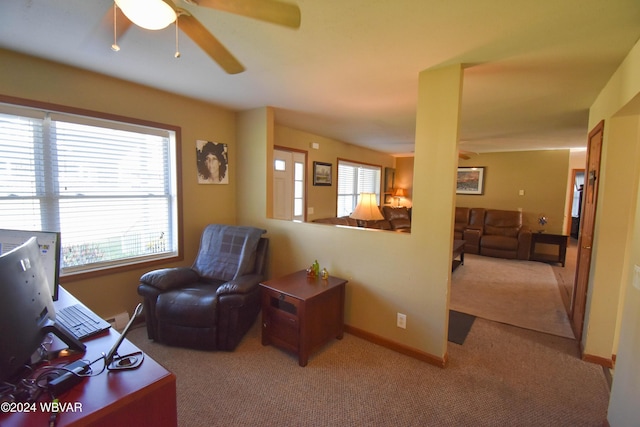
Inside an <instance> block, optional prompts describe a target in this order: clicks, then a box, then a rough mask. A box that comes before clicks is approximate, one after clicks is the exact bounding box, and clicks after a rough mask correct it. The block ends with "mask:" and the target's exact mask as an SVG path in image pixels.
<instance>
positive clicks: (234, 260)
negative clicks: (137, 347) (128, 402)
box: [138, 225, 269, 351]
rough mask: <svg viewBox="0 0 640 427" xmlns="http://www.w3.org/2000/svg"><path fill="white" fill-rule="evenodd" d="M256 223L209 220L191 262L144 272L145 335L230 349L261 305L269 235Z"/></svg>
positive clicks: (174, 342)
mask: <svg viewBox="0 0 640 427" xmlns="http://www.w3.org/2000/svg"><path fill="white" fill-rule="evenodd" d="M265 232H266V231H265V230H261V229H258V228H254V227H236V226H227V225H208V226H207V227H206V228H205V230H204V232H203V234H202V238H201V241H200V250H199V252H198V256H197V257H196V260H195V262H194V264H193V265H192V266H191V267H178V268H164V269H160V270H154V271H151V272H148V273H146V274H144V275H143V276H142V277H141V278H140V285H139V286H138V294H140V295H142V296H143V297H144V313H145V318H146V322H147V335H148V336H149V339H153V340H155V341H158V342H161V343H164V344H168V345H174V346H180V347H190V348H197V349H204V350H226V351H232V350H234V349H235V348H236V346H237V345H238V344H239V342H240V340H241V339H242V337H243V336H244V335H245V334H246V332H247V331H248V330H249V328H251V326H252V325H253V323H254V322H255V319H256V316H257V315H258V312H259V311H260V295H261V291H260V286H259V283H260V281H261V280H263V274H264V270H265V265H266V257H267V251H268V248H269V240H268V239H267V238H265V237H261V235H262V234H263V233H265Z"/></svg>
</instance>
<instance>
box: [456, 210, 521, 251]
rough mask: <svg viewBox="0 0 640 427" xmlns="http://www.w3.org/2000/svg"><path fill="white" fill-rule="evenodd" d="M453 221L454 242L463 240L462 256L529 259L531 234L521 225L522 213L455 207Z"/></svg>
mask: <svg viewBox="0 0 640 427" xmlns="http://www.w3.org/2000/svg"><path fill="white" fill-rule="evenodd" d="M455 218H456V219H455V224H454V238H455V239H460V238H462V240H465V242H466V243H465V252H466V253H473V254H480V255H485V256H492V257H498V258H509V259H522V260H528V259H529V255H530V251H531V230H530V229H529V228H528V227H526V226H524V225H523V224H522V212H519V211H508V210H499V209H484V208H463V207H456V215H455ZM465 218H468V219H467V224H466V225H465V224H464V219H465Z"/></svg>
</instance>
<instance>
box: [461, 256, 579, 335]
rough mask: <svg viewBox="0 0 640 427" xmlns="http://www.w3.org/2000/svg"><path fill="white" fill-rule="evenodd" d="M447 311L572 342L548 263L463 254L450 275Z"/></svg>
mask: <svg viewBox="0 0 640 427" xmlns="http://www.w3.org/2000/svg"><path fill="white" fill-rule="evenodd" d="M449 308H450V309H452V310H456V311H461V312H463V313H468V314H473V315H474V316H478V317H482V318H484V319H489V320H493V321H496V322H501V323H506V324H509V325H514V326H518V327H521V328H526V329H531V330H534V331H539V332H545V333H548V334H553V335H557V336H561V337H566V338H574V334H573V331H572V330H571V325H570V323H569V318H568V316H567V312H566V310H565V306H564V304H563V302H562V297H561V294H560V289H559V287H558V282H557V280H556V276H555V274H554V273H553V270H552V269H551V267H550V266H549V265H548V264H544V263H541V262H534V261H519V260H508V259H500V258H491V257H485V256H479V255H473V254H465V262H464V265H461V266H460V267H458V269H456V271H454V272H453V274H452V276H451V298H450V303H449Z"/></svg>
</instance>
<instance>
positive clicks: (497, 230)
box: [484, 225, 520, 237]
mask: <svg viewBox="0 0 640 427" xmlns="http://www.w3.org/2000/svg"><path fill="white" fill-rule="evenodd" d="M518 231H520V228H519V227H517V228H516V227H494V226H492V225H487V226H485V227H484V233H485V235H496V236H506V237H517V236H518Z"/></svg>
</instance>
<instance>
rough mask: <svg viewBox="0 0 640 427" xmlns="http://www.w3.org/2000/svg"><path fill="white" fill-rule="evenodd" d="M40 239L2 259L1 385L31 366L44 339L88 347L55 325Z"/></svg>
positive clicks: (0, 265)
mask: <svg viewBox="0 0 640 427" xmlns="http://www.w3.org/2000/svg"><path fill="white" fill-rule="evenodd" d="M55 316H56V313H55V307H54V305H53V300H52V299H51V293H50V290H49V281H48V278H47V273H46V272H45V268H44V263H43V258H42V255H41V248H40V245H39V244H38V239H37V237H31V238H30V239H28V240H27V241H26V242H25V243H23V244H22V245H20V246H18V247H16V248H14V249H12V250H10V251H9V252H5V253H3V254H2V255H0V382H2V381H5V380H9V379H11V378H12V377H14V376H16V375H17V374H18V373H19V371H21V370H22V368H23V367H24V366H25V365H26V364H29V362H30V359H31V355H32V354H33V353H35V351H36V350H37V349H38V347H39V346H40V344H41V343H42V341H43V339H44V336H45V335H46V334H47V333H53V334H55V335H56V336H57V337H58V338H60V339H61V340H62V341H64V342H65V343H66V344H67V345H68V346H69V349H71V350H75V351H84V350H85V345H84V344H83V343H81V342H80V341H79V340H78V339H77V338H75V337H74V336H73V335H71V334H70V333H69V331H67V330H66V329H64V328H62V327H60V325H58V324H56V322H55Z"/></svg>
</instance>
